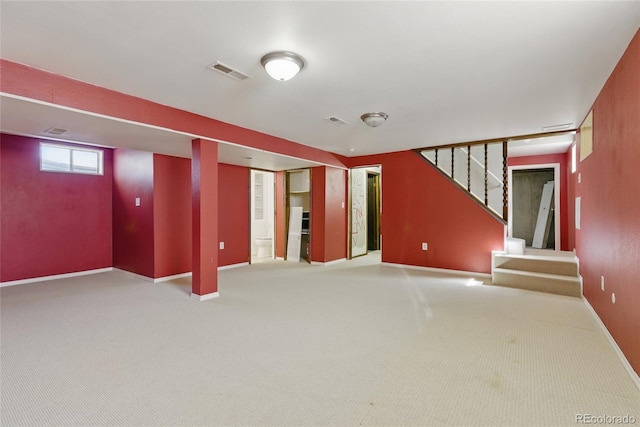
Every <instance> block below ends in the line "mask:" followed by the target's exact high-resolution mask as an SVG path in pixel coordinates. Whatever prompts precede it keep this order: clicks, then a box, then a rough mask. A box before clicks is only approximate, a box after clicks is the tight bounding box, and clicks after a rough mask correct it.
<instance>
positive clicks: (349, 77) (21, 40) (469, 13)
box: [0, 1, 640, 169]
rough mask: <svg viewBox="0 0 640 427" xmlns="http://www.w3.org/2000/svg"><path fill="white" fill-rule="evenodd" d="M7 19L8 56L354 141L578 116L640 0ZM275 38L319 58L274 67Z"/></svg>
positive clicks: (386, 143) (415, 139)
mask: <svg viewBox="0 0 640 427" xmlns="http://www.w3.org/2000/svg"><path fill="white" fill-rule="evenodd" d="M0 19H1V20H0V25H1V26H0V36H1V37H0V43H1V44H0V47H1V50H0V52H1V56H2V58H4V59H7V60H10V61H14V62H18V63H22V64H26V65H31V66H35V67H38V68H41V69H44V70H48V71H51V72H54V73H57V74H62V75H65V76H68V77H71V78H74V79H78V80H82V81H86V82H89V83H92V84H96V85H98V86H103V87H106V88H109V89H113V90H116V91H119V92H123V93H127V94H130V95H134V96H138V97H141V98H145V99H149V100H152V101H155V102H158V103H161V104H165V105H170V106H173V107H176V108H180V109H183V110H187V111H191V112H194V113H197V114H201V115H204V116H208V117H212V118H215V119H218V120H222V121H225V122H228V123H232V124H235V125H239V126H242V127H246V128H250V129H254V130H257V131H259V132H263V133H267V134H271V135H275V136H278V137H282V138H285V139H288V140H292V141H296V142H299V143H301V144H305V145H309V146H313V147H317V148H320V149H324V150H327V151H331V152H335V153H338V154H342V155H345V156H354V155H363V154H372V153H381V152H390V151H398V150H405V149H411V148H417V147H427V146H434V145H441V144H448V143H456V142H464V141H474V140H480V139H488V138H497V137H507V136H516V135H523V134H533V133H539V132H542V128H543V127H546V126H552V125H558V124H565V123H569V124H571V127H573V128H575V127H577V126H578V125H579V124H580V122H581V121H582V119H583V118H584V117H585V116H586V114H587V112H588V111H589V109H590V108H591V105H592V103H593V102H594V100H595V97H596V96H597V94H598V93H599V91H600V90H601V88H602V86H603V85H604V83H605V81H606V79H607V77H608V76H609V74H610V73H611V71H612V70H613V67H614V66H615V64H616V63H617V61H618V60H619V59H620V57H621V55H622V53H623V52H624V50H625V49H626V47H627V45H628V43H629V42H630V41H631V38H632V37H633V35H634V34H635V33H636V31H637V30H638V27H639V26H640V2H638V1H628V2H620V1H573V2H521V1H513V2H484V1H479V2H437V1H434V2H427V1H424V2H422V1H413V2H395V1H385V2H368V1H341V2H325V1H289V2H272V1H260V2H244V1H224V2H219V1H210V2H204V1H201V2H189V1H179V2H178V1H175V2H171V1H169V2H151V1H139V2H108V1H105V2H101V1H97V2H94V1H91V2H89V1H75V2H65V1H54V2H49V1H45V2H24V1H20V2H8V1H2V2H1V3H0ZM274 50H290V51H293V52H296V53H298V54H300V55H301V56H302V57H304V58H305V60H306V67H305V68H304V70H303V71H302V72H301V73H300V74H299V75H298V76H296V77H295V78H294V79H292V80H290V81H288V82H277V81H275V80H272V79H270V78H269V77H268V76H267V75H266V73H265V72H264V70H263V69H262V67H261V65H260V58H261V57H262V56H263V55H264V54H266V53H268V52H271V51H274ZM215 61H220V62H223V63H225V64H227V65H229V66H231V67H234V68H236V69H238V70H240V71H242V72H244V73H246V74H249V75H250V76H252V78H250V79H248V80H245V81H243V82H239V81H235V80H232V79H230V78H228V77H226V76H223V75H221V74H219V73H217V72H215V71H212V70H210V69H208V66H210V65H211V64H213V63H214V62H215ZM24 104H27V105H24ZM1 108H2V122H1V123H2V130H3V131H5V132H13V133H21V134H38V132H40V133H41V132H42V130H43V129H46V128H47V127H48V126H56V127H63V128H65V129H69V132H70V134H71V133H74V132H75V133H77V134H78V135H83V138H84V140H85V141H87V142H94V143H99V144H105V145H112V146H129V144H132V143H135V144H138V145H137V146H132V147H130V148H137V149H149V150H151V149H152V150H153V151H156V152H162V153H166V154H172V155H181V156H187V157H188V156H189V155H190V151H189V150H190V142H189V141H190V139H191V136H189V135H177V134H166V130H159V129H151V128H138V129H134V128H136V126H134V125H133V124H130V123H123V122H114V121H112V120H111V121H108V122H109V123H108V124H104V123H103V124H102V125H99V124H97V123H95V122H94V121H98V120H102V121H103V122H104V121H105V120H106V119H104V118H98V117H95V116H93V117H88V118H85V119H84V120H79V118H78V116H80V113H78V112H69V111H62V110H59V109H56V108H51V106H45V105H36V106H34V105H28V103H23V101H18V100H11V99H8V98H7V97H3V98H2V105H1ZM21 108H22V110H20V109H21ZM28 109H32V110H33V111H26V110H28ZM371 111H384V112H386V113H388V114H389V119H388V120H387V122H386V123H385V124H383V125H382V126H380V127H378V128H369V127H367V126H366V125H364V124H363V123H362V122H361V121H360V119H359V117H360V115H361V114H363V113H365V112H371ZM19 113H21V114H29V117H31V122H32V123H27V122H28V121H29V120H19V118H18V117H17V115H18V114H19ZM72 113H73V114H72ZM328 116H337V117H339V118H341V119H344V120H346V121H347V122H348V123H349V124H348V125H347V126H337V125H335V124H332V123H330V122H328V121H327V120H325V118H326V117H328ZM67 119H69V120H70V119H73V120H70V121H69V122H65V120H67ZM67 123H68V124H67ZM43 124H44V126H43ZM14 126H15V127H16V129H12V127H14ZM34 126H35V127H34ZM17 128H20V130H19V131H18V129H17ZM116 128H118V130H116ZM99 132H104V134H103V135H98V134H97V133H99ZM147 132H149V133H148V134H147ZM125 135H135V138H131V137H129V138H124V139H122V137H123V136H125ZM115 136H118V137H117V138H115ZM71 139H74V138H71ZM74 140H77V139H74ZM165 140H166V141H165ZM230 147H233V146H230ZM227 148H228V147H227ZM234 149H236V150H237V147H236V148H234ZM350 150H353V151H350ZM250 152H251V151H250ZM239 154H245V155H244V156H241V157H251V156H250V155H248V154H247V152H243V153H234V155H236V156H237V155H239ZM272 157H273V156H272ZM276 158H277V156H276ZM246 160H248V159H246ZM272 161H276V160H274V159H272ZM289 161H292V160H291V159H289ZM230 163H236V164H239V163H237V162H232V161H230ZM255 163H256V164H253V165H249V166H254V167H264V168H265V169H270V168H271V167H265V165H262V166H261V164H260V162H258V161H257V160H256V162H255ZM270 166H274V168H280V167H283V166H282V165H270Z"/></svg>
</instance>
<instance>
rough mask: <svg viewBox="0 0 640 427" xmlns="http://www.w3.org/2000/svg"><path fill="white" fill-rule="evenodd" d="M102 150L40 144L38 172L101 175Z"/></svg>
mask: <svg viewBox="0 0 640 427" xmlns="http://www.w3.org/2000/svg"><path fill="white" fill-rule="evenodd" d="M103 163H104V162H103V154H102V150H95V149H91V148H77V147H71V146H68V145H58V144H49V143H45V142H41V143H40V170H41V171H47V172H70V173H81V174H86V175H102V174H103Z"/></svg>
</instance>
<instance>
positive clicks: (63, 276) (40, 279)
mask: <svg viewBox="0 0 640 427" xmlns="http://www.w3.org/2000/svg"><path fill="white" fill-rule="evenodd" d="M109 271H113V267H105V268H97V269H95V270H85V271H78V272H74V273H64V274H54V275H52V276H41V277H33V278H31V279H22V280H10V281H8V282H0V288H4V287H5V286H15V285H24V284H27V283H35V282H44V281H47V280H56V279H67V278H69V277H78V276H86V275H89V274H98V273H106V272H109Z"/></svg>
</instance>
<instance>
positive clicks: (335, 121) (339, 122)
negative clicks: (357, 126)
mask: <svg viewBox="0 0 640 427" xmlns="http://www.w3.org/2000/svg"><path fill="white" fill-rule="evenodd" d="M327 120H328V121H330V122H331V123H333V124H334V125H338V126H344V125H348V124H349V123H347V122H346V121H345V120H342V119H341V118H339V117H336V116H330V117H327Z"/></svg>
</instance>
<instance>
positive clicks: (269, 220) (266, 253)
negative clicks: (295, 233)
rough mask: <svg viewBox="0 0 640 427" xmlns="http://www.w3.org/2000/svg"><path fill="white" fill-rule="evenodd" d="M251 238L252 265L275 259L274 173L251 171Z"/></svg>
mask: <svg viewBox="0 0 640 427" xmlns="http://www.w3.org/2000/svg"><path fill="white" fill-rule="evenodd" d="M250 182H251V184H250V185H251V191H250V194H251V195H250V197H251V203H250V209H251V237H250V248H251V255H250V259H251V262H252V263H255V262H263V261H268V260H272V259H274V257H275V245H274V238H273V237H274V223H275V191H274V190H275V175H274V173H273V172H267V171H261V170H254V169H252V170H251V180H250Z"/></svg>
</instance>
